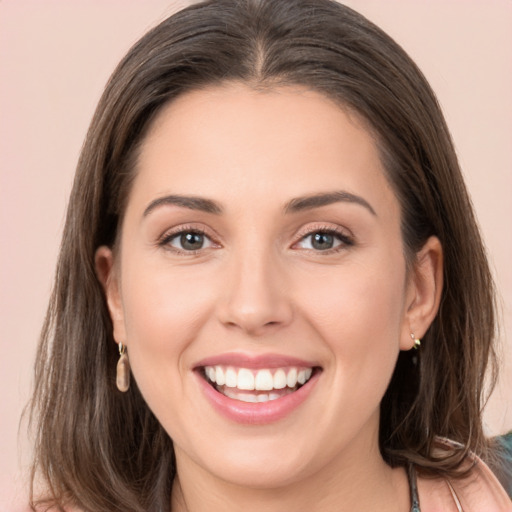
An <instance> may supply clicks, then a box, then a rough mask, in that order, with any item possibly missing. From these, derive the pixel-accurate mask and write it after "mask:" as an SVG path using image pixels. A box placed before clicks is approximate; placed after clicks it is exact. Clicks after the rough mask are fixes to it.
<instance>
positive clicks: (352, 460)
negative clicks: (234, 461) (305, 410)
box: [171, 446, 410, 512]
mask: <svg viewBox="0 0 512 512" xmlns="http://www.w3.org/2000/svg"><path fill="white" fill-rule="evenodd" d="M178 453H179V451H178V452H177V462H178V477H177V478H176V480H175V482H174V486H173V492H172V507H171V510H172V512H235V511H236V512H239V511H240V510H244V512H261V510H265V512H282V511H283V510H293V511H294V512H316V511H318V512H344V511H347V512H348V511H350V512H357V511H363V510H364V511H366V510H379V511H387V510H390V511H391V510H393V511H396V510H404V511H407V510H409V508H410V499H409V487H408V482H407V477H406V474H405V471H404V470H403V469H401V468H397V469H392V468H391V467H389V466H388V465H387V464H386V463H385V462H384V460H383V459H382V457H381V455H380V452H379V450H378V447H377V446H375V447H373V448H372V450H371V452H370V453H368V450H367V451H366V453H364V452H361V451H360V450H357V449H356V450H351V449H349V450H347V453H343V454H340V456H339V457H337V458H336V459H334V460H332V461H331V462H330V463H329V464H327V465H325V466H323V467H322V469H321V470H319V471H316V472H314V473H311V474H308V475H304V476H302V477H299V478H297V479H295V480H294V481H292V482H289V483H286V484H283V485H279V486H276V487H274V488H254V487H250V486H241V485H236V484H233V483H231V482H227V481H225V480H221V479H219V478H216V477H215V476H214V475H212V474H211V473H209V472H208V471H206V470H205V469H204V468H202V467H200V466H198V465H196V464H195V463H193V462H191V461H190V460H187V461H186V462H185V463H183V460H182V463H181V464H180V457H178Z"/></svg>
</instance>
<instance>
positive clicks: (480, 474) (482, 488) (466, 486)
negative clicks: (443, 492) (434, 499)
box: [449, 458, 512, 512]
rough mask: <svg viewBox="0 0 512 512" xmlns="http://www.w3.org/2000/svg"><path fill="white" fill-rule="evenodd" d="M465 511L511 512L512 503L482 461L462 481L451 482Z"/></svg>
mask: <svg viewBox="0 0 512 512" xmlns="http://www.w3.org/2000/svg"><path fill="white" fill-rule="evenodd" d="M449 484H450V485H451V487H452V489H453V492H454V493H455V494H456V496H458V497H459V500H460V502H461V505H462V509H463V510H464V511H468V512H471V511H479V510H488V511H489V512H493V511H496V512H502V511H503V512H511V511H512V501H511V500H510V498H509V497H508V495H507V493H506V492H505V489H503V487H502V486H501V484H500V483H499V481H498V479H497V478H496V477H495V476H494V474H493V472H492V471H491V470H490V469H489V467H488V466H487V465H486V464H485V463H484V462H483V461H482V460H480V459H478V458H476V459H475V464H474V466H473V468H472V470H471V472H470V474H469V475H468V476H467V477H466V478H464V479H462V480H452V481H450V482H449Z"/></svg>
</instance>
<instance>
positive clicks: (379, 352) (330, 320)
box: [301, 262, 405, 399]
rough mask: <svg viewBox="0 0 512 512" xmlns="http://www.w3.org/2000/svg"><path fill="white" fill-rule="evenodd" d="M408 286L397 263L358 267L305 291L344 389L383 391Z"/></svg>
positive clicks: (311, 321)
mask: <svg viewBox="0 0 512 512" xmlns="http://www.w3.org/2000/svg"><path fill="white" fill-rule="evenodd" d="M317 277H318V276H317ZM404 282H405V267H404V269H403V270H402V269H401V267H400V266H399V265H396V262H395V266H394V270H393V266H392V265H389V266H386V265H382V264H381V265H379V264H377V263H376V264H374V265H361V264H357V265H350V266H346V267H345V268H343V270H340V271H339V272H330V273H329V276H328V278H327V276H326V277H325V278H324V279H315V280H314V281H313V280H311V282H310V283H309V286H305V287H304V288H303V290H302V292H301V294H302V296H303V297H305V299H304V301H303V305H304V307H303V309H304V312H305V313H304V316H305V317H307V318H308V321H309V324H310V326H311V327H312V328H313V329H314V330H315V331H316V332H318V333H320V335H321V338H322V339H323V340H324V342H325V343H326V345H327V348H328V349H329V351H330V352H331V355H332V360H333V361H335V366H336V368H335V372H336V379H338V381H339V382H338V384H339V385H340V386H342V387H352V386H354V388H355V387H356V386H355V384H356V383H358V385H357V389H358V391H360V392H361V393H362V394H365V393H368V392H370V391H369V390H371V389H372V388H373V389H375V392H376V393H377V394H378V395H380V396H382V394H383V393H384V391H385V388H386V387H387V384H388V382H389V378H390V377H391V374H392V372H393V369H394V366H395V364H396V358H397V356H398V351H399V346H400V345H399V344H400V334H401V326H402V323H403V320H404ZM308 297H309V298H308ZM380 396H379V397H378V398H379V399H380Z"/></svg>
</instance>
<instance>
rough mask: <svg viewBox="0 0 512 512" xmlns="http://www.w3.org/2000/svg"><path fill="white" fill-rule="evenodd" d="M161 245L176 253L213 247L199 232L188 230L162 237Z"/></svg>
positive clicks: (206, 237) (210, 241)
mask: <svg viewBox="0 0 512 512" xmlns="http://www.w3.org/2000/svg"><path fill="white" fill-rule="evenodd" d="M161 245H163V246H170V247H171V248H173V249H175V250H177V251H178V252H195V251H200V250H201V249H207V248H209V247H213V245H214V243H213V242H212V240H211V239H210V238H209V237H208V236H207V235H205V234H204V233H202V232H201V231H197V230H190V229H189V230H186V231H180V232H178V233H172V234H170V235H168V236H166V237H164V238H163V239H162V241H161Z"/></svg>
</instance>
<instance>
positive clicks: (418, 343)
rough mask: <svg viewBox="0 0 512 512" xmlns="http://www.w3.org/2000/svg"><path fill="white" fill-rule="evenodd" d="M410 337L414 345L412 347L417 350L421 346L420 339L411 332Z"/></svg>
mask: <svg viewBox="0 0 512 512" xmlns="http://www.w3.org/2000/svg"><path fill="white" fill-rule="evenodd" d="M411 339H413V340H414V346H413V347H412V348H413V349H414V350H418V349H419V348H420V346H421V340H420V339H419V338H416V336H414V333H412V332H411Z"/></svg>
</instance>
